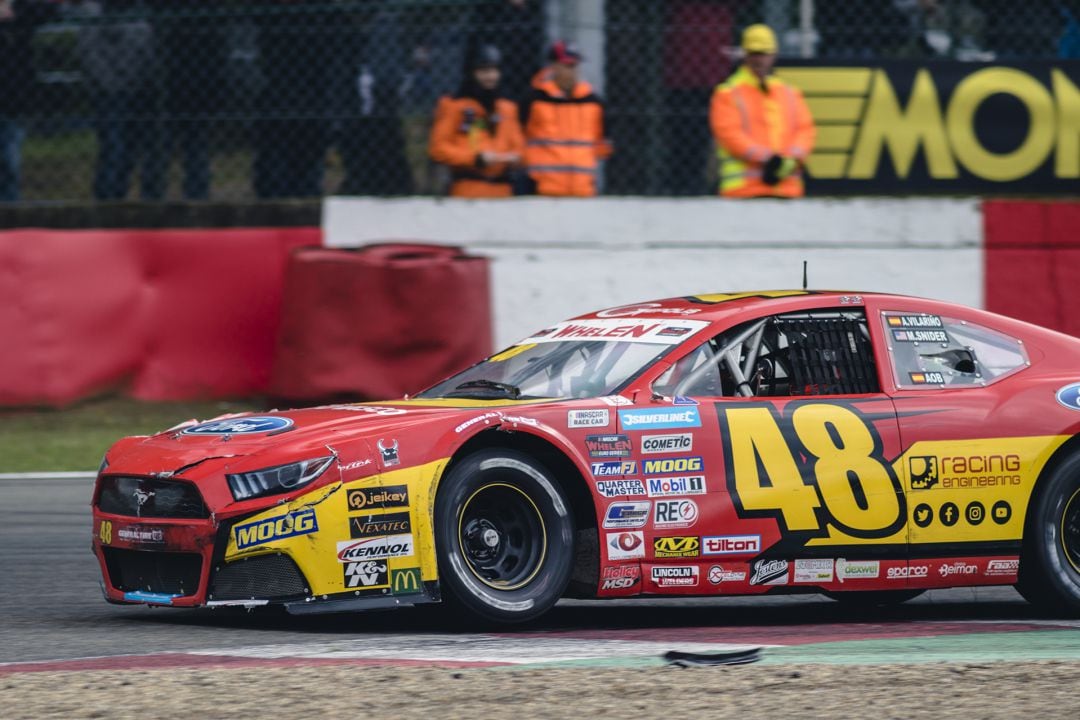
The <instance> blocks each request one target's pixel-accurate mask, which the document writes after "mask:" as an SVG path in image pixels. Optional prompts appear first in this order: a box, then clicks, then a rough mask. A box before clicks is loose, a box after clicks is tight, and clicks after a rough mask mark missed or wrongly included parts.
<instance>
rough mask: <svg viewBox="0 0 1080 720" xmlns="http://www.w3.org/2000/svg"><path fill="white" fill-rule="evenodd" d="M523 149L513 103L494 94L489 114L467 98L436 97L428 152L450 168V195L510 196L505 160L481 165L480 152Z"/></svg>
mask: <svg viewBox="0 0 1080 720" xmlns="http://www.w3.org/2000/svg"><path fill="white" fill-rule="evenodd" d="M493 126H494V127H493ZM524 150H525V138H524V136H523V135H522V133H521V124H520V123H519V122H518V110H517V104H515V103H514V101H512V100H507V99H505V98H498V99H497V100H496V101H495V113H494V117H492V118H489V117H488V114H487V111H486V110H484V106H483V105H481V104H480V103H479V102H478V101H477V100H475V99H473V98H471V97H449V96H444V97H442V98H439V104H438V106H436V108H435V121H434V123H433V124H432V126H431V137H430V140H429V141H428V154H429V155H430V156H431V159H432V160H434V161H435V162H440V163H445V164H446V165H448V166H450V173H451V177H452V178H453V182H452V183H451V185H450V194H451V195H453V196H454V197H509V196H511V195H513V194H514V193H513V186H512V184H511V181H510V177H509V171H510V165H509V163H494V164H492V165H483V164H482V161H481V159H480V153H482V152H485V151H493V152H516V153H518V154H521V153H522V152H524Z"/></svg>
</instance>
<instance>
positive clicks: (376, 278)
mask: <svg viewBox="0 0 1080 720" xmlns="http://www.w3.org/2000/svg"><path fill="white" fill-rule="evenodd" d="M491 344H492V338H491V300H490V280H489V276H488V260H487V258H482V257H475V256H469V255H466V254H464V252H463V251H462V250H461V249H460V248H455V247H446V246H440V245H426V244H419V243H401V244H387V245H373V246H369V247H366V248H361V249H360V250H359V251H348V250H331V249H315V248H310V249H309V248H305V249H301V250H298V251H296V252H295V253H293V255H292V257H291V258H290V262H289V267H288V271H287V274H286V279H285V303H284V313H283V316H282V322H281V335H280V339H279V343H278V351H277V354H276V362H275V365H274V378H273V382H272V383H271V389H272V392H273V393H274V394H275V395H279V396H281V397H286V398H303V399H318V398H327V397H333V396H337V395H359V396H362V397H376V398H378V397H400V396H401V395H403V394H405V393H411V392H416V391H417V390H420V389H423V388H424V387H426V386H428V385H431V384H433V383H435V382H437V381H439V380H441V379H443V378H445V377H446V376H448V375H450V374H452V373H454V372H456V371H458V370H462V369H464V368H466V367H468V366H469V365H471V364H472V363H474V362H476V361H478V360H480V359H482V358H483V357H485V356H487V355H489V354H490V353H491Z"/></svg>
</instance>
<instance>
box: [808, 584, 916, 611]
mask: <svg viewBox="0 0 1080 720" xmlns="http://www.w3.org/2000/svg"><path fill="white" fill-rule="evenodd" d="M924 592H926V591H925V590H923V589H922V588H915V589H911V590H862V591H859V590H856V591H845V592H830V591H825V593H824V595H825V597H827V598H830V599H832V600H835V601H836V602H839V603H844V604H845V605H851V606H852V607H874V606H877V605H899V604H900V603H902V602H907V601H908V600H912V599H914V598H917V597H919V596H920V595H922V594H923V593H924Z"/></svg>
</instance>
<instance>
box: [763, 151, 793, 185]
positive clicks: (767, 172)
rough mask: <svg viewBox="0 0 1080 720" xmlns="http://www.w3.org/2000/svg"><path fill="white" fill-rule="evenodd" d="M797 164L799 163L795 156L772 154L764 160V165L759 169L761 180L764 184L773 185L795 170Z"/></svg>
mask: <svg viewBox="0 0 1080 720" xmlns="http://www.w3.org/2000/svg"><path fill="white" fill-rule="evenodd" d="M798 166H799V163H798V162H797V161H796V160H795V158H788V157H782V156H780V155H773V156H772V157H771V158H769V159H768V160H766V161H765V165H764V166H763V167H762V169H761V181H762V182H763V183H765V184H766V185H775V184H777V183H778V182H780V181H781V180H783V179H784V178H786V177H787V176H788V175H790V174H791V173H793V172H795V168H797V167H798Z"/></svg>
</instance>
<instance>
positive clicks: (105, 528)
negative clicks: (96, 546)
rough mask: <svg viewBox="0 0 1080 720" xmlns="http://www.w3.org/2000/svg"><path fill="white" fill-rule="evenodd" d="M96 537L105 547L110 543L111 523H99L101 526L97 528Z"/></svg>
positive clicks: (104, 521) (103, 521)
mask: <svg viewBox="0 0 1080 720" xmlns="http://www.w3.org/2000/svg"><path fill="white" fill-rule="evenodd" d="M98 537H99V538H101V542H102V543H103V544H105V545H109V544H110V543H112V522H110V521H109V520H102V521H101V525H100V526H98Z"/></svg>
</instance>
